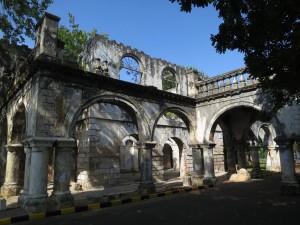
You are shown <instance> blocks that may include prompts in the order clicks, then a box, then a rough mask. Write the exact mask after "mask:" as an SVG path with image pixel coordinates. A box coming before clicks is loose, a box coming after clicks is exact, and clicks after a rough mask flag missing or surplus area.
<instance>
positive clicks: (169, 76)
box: [162, 68, 177, 93]
mask: <svg viewBox="0 0 300 225" xmlns="http://www.w3.org/2000/svg"><path fill="white" fill-rule="evenodd" d="M176 88H177V82H176V76H175V72H174V71H173V70H171V69H169V68H166V69H164V70H163V72H162V89H163V90H164V91H169V92H173V93H176Z"/></svg>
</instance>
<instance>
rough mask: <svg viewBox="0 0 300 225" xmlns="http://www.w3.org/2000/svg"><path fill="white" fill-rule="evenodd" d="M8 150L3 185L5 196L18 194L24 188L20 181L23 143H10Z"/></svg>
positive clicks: (2, 192)
mask: <svg viewBox="0 0 300 225" xmlns="http://www.w3.org/2000/svg"><path fill="white" fill-rule="evenodd" d="M5 147H6V150H7V161H6V173H5V182H4V184H3V186H2V187H1V194H2V195H3V196H4V197H10V196H15V195H18V194H19V193H20V191H21V189H22V186H21V184H20V182H19V174H20V171H19V169H20V155H21V152H22V151H23V150H24V147H23V145H22V144H8V145H6V146H5Z"/></svg>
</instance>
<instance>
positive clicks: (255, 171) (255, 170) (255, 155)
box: [249, 145, 261, 178]
mask: <svg viewBox="0 0 300 225" xmlns="http://www.w3.org/2000/svg"><path fill="white" fill-rule="evenodd" d="M249 148H250V150H251V155H252V171H251V177H252V178H259V177H260V175H261V169H260V164H259V152H258V151H259V148H260V147H259V146H258V145H252V146H249Z"/></svg>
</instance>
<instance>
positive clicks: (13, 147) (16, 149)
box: [5, 143, 24, 152]
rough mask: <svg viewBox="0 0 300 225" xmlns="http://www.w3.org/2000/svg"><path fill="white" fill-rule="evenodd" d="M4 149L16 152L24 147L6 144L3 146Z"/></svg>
mask: <svg viewBox="0 0 300 225" xmlns="http://www.w3.org/2000/svg"><path fill="white" fill-rule="evenodd" d="M5 148H6V150H7V151H8V152H17V151H23V150H24V146H23V145H22V144H20V143H18V144H7V145H5Z"/></svg>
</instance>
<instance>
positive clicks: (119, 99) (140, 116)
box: [67, 94, 151, 141]
mask: <svg viewBox="0 0 300 225" xmlns="http://www.w3.org/2000/svg"><path fill="white" fill-rule="evenodd" d="M97 102H104V103H111V104H116V105H121V106H125V108H126V109H128V110H129V111H130V112H131V113H132V114H133V115H134V118H135V119H136V123H137V127H138V131H139V137H138V139H139V141H147V140H149V139H150V137H151V131H150V126H149V119H148V118H147V116H145V115H144V113H143V112H142V110H140V109H139V108H138V106H137V104H136V103H133V101H132V100H130V99H128V98H125V97H123V96H120V95H113V94H103V95H99V96H95V97H93V98H91V99H89V100H87V101H86V102H85V103H83V104H82V105H81V106H79V107H78V108H77V109H76V110H75V111H74V113H73V114H72V116H71V119H70V121H71V122H70V125H69V127H68V128H67V136H68V137H74V135H75V127H76V122H77V118H78V117H79V116H80V115H81V114H82V113H83V111H84V110H85V109H86V108H88V107H89V106H91V105H93V104H95V103H97Z"/></svg>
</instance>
